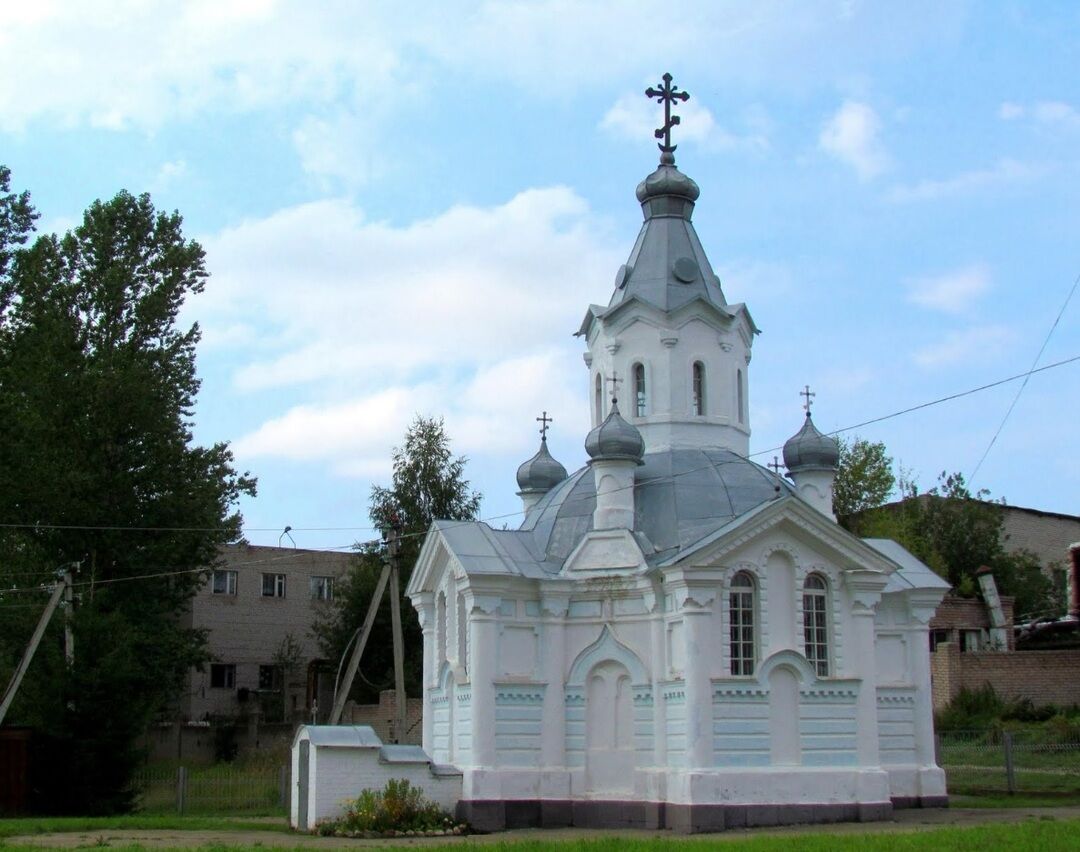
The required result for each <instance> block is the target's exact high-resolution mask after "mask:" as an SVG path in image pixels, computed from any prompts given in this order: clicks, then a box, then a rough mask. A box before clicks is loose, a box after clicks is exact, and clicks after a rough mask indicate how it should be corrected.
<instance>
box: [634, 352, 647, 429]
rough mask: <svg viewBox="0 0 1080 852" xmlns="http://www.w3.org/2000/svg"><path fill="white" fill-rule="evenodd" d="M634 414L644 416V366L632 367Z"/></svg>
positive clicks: (636, 365)
mask: <svg viewBox="0 0 1080 852" xmlns="http://www.w3.org/2000/svg"><path fill="white" fill-rule="evenodd" d="M634 413H635V414H636V415H637V416H638V417H644V416H645V365H644V364H635V365H634Z"/></svg>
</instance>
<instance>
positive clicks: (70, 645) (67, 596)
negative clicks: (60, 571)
mask: <svg viewBox="0 0 1080 852" xmlns="http://www.w3.org/2000/svg"><path fill="white" fill-rule="evenodd" d="M74 604H75V590H74V589H73V588H72V578H71V568H70V567H68V568H67V569H65V570H64V659H65V660H67V664H68V668H71V667H72V666H74V665H75V632H74V631H73V630H72V629H71V617H72V614H73V612H74V610H73V606H74Z"/></svg>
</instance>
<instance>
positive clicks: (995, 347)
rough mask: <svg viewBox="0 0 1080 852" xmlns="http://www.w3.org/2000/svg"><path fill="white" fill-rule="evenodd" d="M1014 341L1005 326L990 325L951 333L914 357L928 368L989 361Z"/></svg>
mask: <svg viewBox="0 0 1080 852" xmlns="http://www.w3.org/2000/svg"><path fill="white" fill-rule="evenodd" d="M1012 341H1013V333H1012V332H1011V331H1010V330H1009V329H1008V328H1006V327H1005V326H1000V325H987V326H978V327H976V328H969V329H965V330H963V331H954V332H950V333H949V334H948V335H947V336H946V337H945V339H944V340H942V341H941V342H939V343H933V344H930V345H928V346H923V347H922V348H921V349H918V350H917V351H916V352H915V354H914V356H913V358H914V361H915V363H916V364H918V365H919V366H920V367H924V368H926V369H932V368H937V367H947V366H951V365H954V364H962V363H986V362H988V361H992V360H995V358H996V357H997V356H998V355H999V354H1000V352H1001V349H1002V348H1003V347H1005V346H1006V345H1008V344H1009V343H1011V342H1012Z"/></svg>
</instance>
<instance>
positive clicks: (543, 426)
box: [536, 411, 555, 441]
mask: <svg viewBox="0 0 1080 852" xmlns="http://www.w3.org/2000/svg"><path fill="white" fill-rule="evenodd" d="M536 422H537V423H539V424H540V440H541V441H546V440H547V431H548V423H554V422H555V418H554V417H548V416H547V412H546V411H545V412H544V413H543V414H541V415H540V416H539V417H537V418H536Z"/></svg>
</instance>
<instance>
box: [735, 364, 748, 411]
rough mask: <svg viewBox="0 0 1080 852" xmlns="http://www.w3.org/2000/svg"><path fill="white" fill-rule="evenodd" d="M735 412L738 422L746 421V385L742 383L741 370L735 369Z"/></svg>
mask: <svg viewBox="0 0 1080 852" xmlns="http://www.w3.org/2000/svg"><path fill="white" fill-rule="evenodd" d="M735 412H736V414H737V415H738V418H739V422H740V423H745V422H746V386H745V385H744V384H743V373H742V370H736V371H735Z"/></svg>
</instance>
